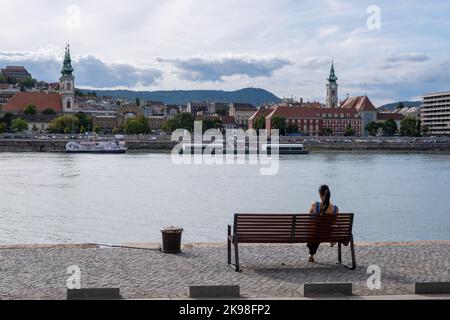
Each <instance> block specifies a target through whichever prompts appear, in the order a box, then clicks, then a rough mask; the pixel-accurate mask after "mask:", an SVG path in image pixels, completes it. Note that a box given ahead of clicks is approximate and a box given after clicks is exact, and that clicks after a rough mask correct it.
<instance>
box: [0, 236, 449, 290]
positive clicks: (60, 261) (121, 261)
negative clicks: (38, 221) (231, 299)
mask: <svg viewBox="0 0 450 320" xmlns="http://www.w3.org/2000/svg"><path fill="white" fill-rule="evenodd" d="M150 247H152V246H150ZM153 247H154V246H153ZM240 249H241V264H242V267H243V272H241V273H236V272H234V271H233V270H232V269H231V268H229V267H228V266H227V264H226V247H225V245H223V244H217V245H214V244H203V245H200V244H198V245H188V246H185V248H184V250H183V253H182V254H179V255H168V254H163V253H161V252H159V251H157V250H154V249H150V250H143V249H140V250H136V249H111V248H109V249H108V248H99V247H95V246H55V247H52V246H46V247H39V246H35V247H26V246H15V247H9V248H8V247H0V299H65V296H66V287H65V285H66V280H67V279H68V277H69V275H68V274H66V270H67V268H68V267H69V266H71V265H78V266H80V268H81V270H82V286H83V288H92V287H95V288H98V287H118V286H119V287H121V291H122V294H123V296H124V298H130V299H134V298H137V299H141V298H187V290H188V289H187V288H188V287H189V286H190V285H240V286H241V291H242V293H243V295H245V296H247V297H254V298H263V297H286V298H288V297H299V296H300V294H299V289H300V286H301V285H302V284H303V283H313V282H352V283H353V287H354V294H355V295H369V296H370V295H392V294H396V295H397V294H398V295H400V294H402V295H405V294H412V293H413V284H414V283H415V282H424V281H433V282H434V281H447V282H448V281H450V274H449V272H450V271H449V270H450V241H432V242H415V243H390V244H389V243H383V244H358V245H357V247H356V258H357V263H358V268H357V270H356V271H351V270H347V269H345V268H344V267H342V266H339V265H336V261H337V249H336V248H330V247H329V245H328V244H324V245H322V247H321V249H320V250H319V253H318V255H317V259H318V262H317V263H316V264H308V263H307V262H306V261H307V249H306V247H305V246H304V245H249V246H241V248H240ZM343 254H344V263H348V264H349V263H350V253H349V250H348V248H345V247H344V250H343ZM370 265H378V266H379V267H380V268H381V270H382V289H381V290H377V291H370V290H369V289H368V288H367V285H366V282H367V279H368V277H369V276H370V275H368V274H367V273H366V272H367V268H368V266H370Z"/></svg>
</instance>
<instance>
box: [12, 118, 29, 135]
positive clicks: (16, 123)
mask: <svg viewBox="0 0 450 320" xmlns="http://www.w3.org/2000/svg"><path fill="white" fill-rule="evenodd" d="M11 129H12V130H13V131H15V132H23V131H25V130H27V129H28V122H26V121H25V120H24V119H22V118H17V119H14V120H13V121H12V123H11Z"/></svg>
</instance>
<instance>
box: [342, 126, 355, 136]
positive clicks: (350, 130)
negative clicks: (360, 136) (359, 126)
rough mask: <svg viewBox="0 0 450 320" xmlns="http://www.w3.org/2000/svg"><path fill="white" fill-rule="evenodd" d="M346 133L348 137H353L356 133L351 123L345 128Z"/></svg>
mask: <svg viewBox="0 0 450 320" xmlns="http://www.w3.org/2000/svg"><path fill="white" fill-rule="evenodd" d="M344 135H345V136H346V137H353V136H354V135H355V130H354V129H353V127H352V125H351V124H349V125H348V127H347V128H346V129H345V134H344Z"/></svg>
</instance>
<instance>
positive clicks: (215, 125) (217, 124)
mask: <svg viewBox="0 0 450 320" xmlns="http://www.w3.org/2000/svg"><path fill="white" fill-rule="evenodd" d="M202 128H203V133H205V132H206V131H208V130H209V129H220V128H223V122H222V121H221V120H220V119H217V118H214V119H211V118H206V119H203V121H202Z"/></svg>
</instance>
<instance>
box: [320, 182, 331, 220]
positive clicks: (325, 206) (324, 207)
mask: <svg viewBox="0 0 450 320" xmlns="http://www.w3.org/2000/svg"><path fill="white" fill-rule="evenodd" d="M319 193H320V195H321V196H322V197H325V200H324V201H323V203H322V210H321V211H320V215H322V216H323V215H325V214H326V212H327V211H328V208H329V207H330V199H331V191H330V188H328V186H326V185H323V186H321V187H320V189H319Z"/></svg>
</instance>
